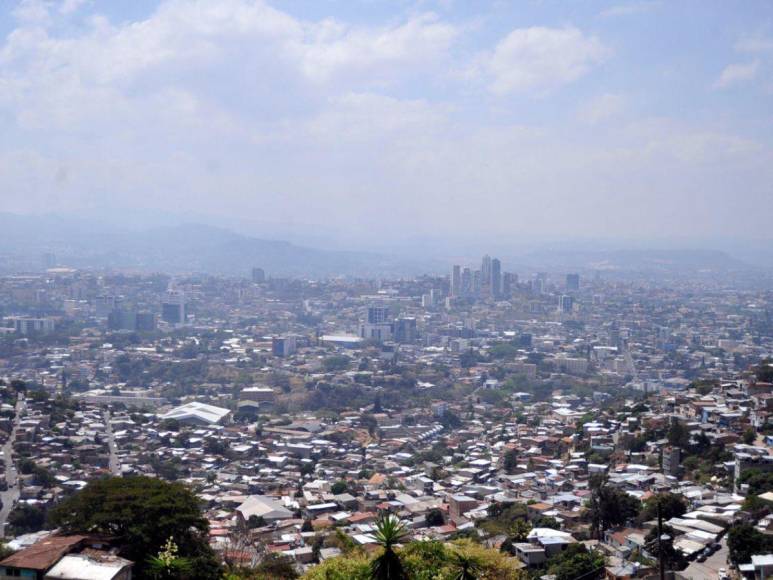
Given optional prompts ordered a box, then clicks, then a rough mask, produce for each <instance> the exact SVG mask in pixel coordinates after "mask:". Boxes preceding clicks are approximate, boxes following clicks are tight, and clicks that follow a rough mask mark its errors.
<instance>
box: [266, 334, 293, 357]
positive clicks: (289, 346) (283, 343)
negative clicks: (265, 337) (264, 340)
mask: <svg viewBox="0 0 773 580" xmlns="http://www.w3.org/2000/svg"><path fill="white" fill-rule="evenodd" d="M297 349H298V347H297V341H296V339H295V337H294V336H282V337H278V336H275V337H274V338H273V339H271V352H272V353H273V355H274V356H282V357H284V356H290V355H293V354H295V352H296V350H297Z"/></svg>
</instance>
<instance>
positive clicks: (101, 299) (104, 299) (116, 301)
mask: <svg viewBox="0 0 773 580" xmlns="http://www.w3.org/2000/svg"><path fill="white" fill-rule="evenodd" d="M121 302H122V298H121V297H120V296H113V295H112V294H102V295H100V296H97V297H96V298H95V299H94V310H95V314H96V316H97V318H107V317H108V316H110V313H111V312H113V311H114V310H118V309H119V308H120V306H121Z"/></svg>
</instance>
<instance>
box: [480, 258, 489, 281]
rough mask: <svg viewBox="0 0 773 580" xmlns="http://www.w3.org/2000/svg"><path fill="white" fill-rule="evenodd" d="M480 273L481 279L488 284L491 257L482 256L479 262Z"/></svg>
mask: <svg viewBox="0 0 773 580" xmlns="http://www.w3.org/2000/svg"><path fill="white" fill-rule="evenodd" d="M480 273H481V278H482V279H483V280H484V281H485V283H486V284H488V283H489V280H491V256H489V255H488V254H486V255H485V256H483V259H482V260H481V263H480Z"/></svg>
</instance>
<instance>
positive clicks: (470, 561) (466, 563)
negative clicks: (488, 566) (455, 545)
mask: <svg viewBox="0 0 773 580" xmlns="http://www.w3.org/2000/svg"><path fill="white" fill-rule="evenodd" d="M453 565H454V568H456V574H454V576H453V580H477V579H478V578H479V574H480V562H478V559H477V558H475V557H474V556H472V555H470V554H465V553H464V552H455V553H454V557H453Z"/></svg>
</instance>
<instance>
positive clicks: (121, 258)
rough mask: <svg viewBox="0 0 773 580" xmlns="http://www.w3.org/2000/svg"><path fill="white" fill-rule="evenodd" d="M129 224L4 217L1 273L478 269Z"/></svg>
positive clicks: (436, 255)
mask: <svg viewBox="0 0 773 580" xmlns="http://www.w3.org/2000/svg"><path fill="white" fill-rule="evenodd" d="M121 219H122V216H121V215H120V214H116V215H114V216H112V218H111V221H110V223H108V221H107V220H104V219H86V218H79V217H72V216H61V215H34V216H30V215H16V214H10V213H0V235H1V237H0V272H3V273H6V274H7V273H11V272H22V271H40V270H41V269H42V268H43V261H42V255H43V254H44V253H53V254H55V255H56V258H57V264H58V265H61V266H70V267H76V268H113V269H116V270H134V271H142V272H165V273H171V274H183V273H209V274H218V275H227V276H248V275H249V272H250V270H251V269H252V268H253V267H254V266H259V267H261V268H263V269H265V270H266V272H267V273H268V274H269V275H271V276H275V277H276V276H290V277H311V278H321V277H332V276H353V277H385V278H394V277H401V276H414V275H419V274H446V273H447V272H448V271H449V268H450V265H451V264H452V263H462V264H464V265H474V264H477V263H478V260H479V258H472V257H471V258H469V259H465V260H462V259H461V258H453V259H451V258H447V257H444V256H443V255H442V251H443V250H442V246H441V245H440V244H439V243H436V244H435V245H434V246H432V245H431V244H417V247H416V248H415V251H413V249H412V248H405V247H403V248H401V249H400V250H398V251H396V252H394V253H392V252H389V251H386V250H385V251H382V252H365V251H357V250H356V249H353V250H352V251H342V250H329V249H321V248H312V247H308V246H305V245H301V244H294V243H291V242H286V241H277V240H269V239H261V238H258V237H253V236H250V235H246V234H241V233H235V232H234V231H231V230H229V229H226V228H221V227H214V226H209V225H200V224H184V223H181V224H177V225H153V226H149V227H143V226H142V220H136V219H130V218H128V217H127V218H126V219H125V220H124V221H125V222H127V223H126V224H125V225H124V224H123V223H122V222H121ZM138 224H139V225H138ZM610 245H611V244H610ZM507 247H508V246H507V245H506V244H500V247H499V250H498V251H496V252H494V251H492V252H490V253H492V255H493V254H497V255H499V256H500V257H501V258H502V261H503V268H504V270H506V271H513V272H518V273H521V274H523V275H525V274H528V273H529V272H535V271H549V272H550V271H552V272H568V271H583V272H586V273H587V272H589V271H599V272H601V273H605V272H608V273H617V274H625V273H630V272H636V273H640V274H641V273H647V274H651V275H665V276H668V277H671V276H674V275H692V274H696V273H697V274H710V273H712V272H714V273H728V272H748V271H753V270H755V269H768V270H770V268H771V263H768V262H767V261H765V260H763V261H762V262H761V263H760V262H755V266H754V267H752V266H750V265H748V264H747V263H746V262H744V261H741V260H738V259H736V258H734V257H732V256H730V255H729V254H727V253H725V252H722V251H718V250H701V249H688V250H684V249H683V250H678V249H671V250H668V249H655V250H653V249H614V247H612V248H611V249H605V248H606V247H607V246H600V245H589V244H587V243H582V242H577V243H576V244H573V243H572V242H563V243H560V244H552V245H550V246H545V247H537V248H536V249H535V246H534V245H532V246H531V247H530V248H525V247H523V246H521V247H520V248H519V246H518V244H513V250H514V251H512V252H507V251H506V248H507ZM761 249H763V250H765V251H770V250H769V249H768V248H761ZM429 252H432V254H429ZM417 256H418V257H417Z"/></svg>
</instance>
